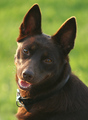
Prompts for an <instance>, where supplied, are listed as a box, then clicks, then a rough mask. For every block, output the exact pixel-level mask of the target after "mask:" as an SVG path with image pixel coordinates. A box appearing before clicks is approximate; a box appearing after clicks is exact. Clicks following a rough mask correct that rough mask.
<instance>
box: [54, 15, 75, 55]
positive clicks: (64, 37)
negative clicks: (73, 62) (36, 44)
mask: <svg viewBox="0 0 88 120" xmlns="http://www.w3.org/2000/svg"><path fill="white" fill-rule="evenodd" d="M75 37H76V19H75V17H71V18H70V19H68V20H67V21H66V22H65V23H64V24H63V25H62V26H61V27H60V29H59V30H58V31H57V33H56V34H55V35H53V36H52V39H53V40H54V42H55V43H56V44H58V45H60V47H61V48H62V50H63V52H64V54H65V55H67V54H68V53H69V52H70V50H71V49H72V48H73V47H74V40H75Z"/></svg>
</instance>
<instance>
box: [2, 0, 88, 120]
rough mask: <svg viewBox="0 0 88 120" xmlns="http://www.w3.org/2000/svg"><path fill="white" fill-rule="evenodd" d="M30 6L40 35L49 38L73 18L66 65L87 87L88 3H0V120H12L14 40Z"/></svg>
mask: <svg viewBox="0 0 88 120" xmlns="http://www.w3.org/2000/svg"><path fill="white" fill-rule="evenodd" d="M34 3H38V4H39V6H40V8H41V11H42V28H43V32H44V33H47V34H50V35H53V34H54V33H55V32H56V31H57V30H58V28H59V27H60V26H61V24H62V23H63V22H64V21H65V20H66V19H68V18H69V17H71V16H76V18H77V37H76V41H75V47H74V50H72V51H71V53H70V64H71V67H72V71H73V72H74V73H75V74H76V75H78V77H79V78H80V79H81V80H82V81H83V82H84V83H85V84H86V85H87V86H88V73H87V72H88V0H83V1H82V0H0V120H16V118H15V114H16V112H17V106H16V104H15V99H16V89H17V86H16V83H15V65H14V54H15V51H16V47H17V45H16V38H17V36H18V34H19V29H18V28H19V25H20V23H21V22H22V19H23V17H24V15H25V14H26V12H27V11H28V10H29V8H30V7H31V6H32V5H33V4H34Z"/></svg>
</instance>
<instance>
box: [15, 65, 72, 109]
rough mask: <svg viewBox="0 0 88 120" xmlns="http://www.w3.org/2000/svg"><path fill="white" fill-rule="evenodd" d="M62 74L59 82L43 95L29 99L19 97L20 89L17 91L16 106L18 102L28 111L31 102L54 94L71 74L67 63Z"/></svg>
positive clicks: (36, 101) (33, 102)
mask: <svg viewBox="0 0 88 120" xmlns="http://www.w3.org/2000/svg"><path fill="white" fill-rule="evenodd" d="M64 71H65V73H64V75H63V77H62V78H61V82H60V83H59V84H58V85H57V86H56V87H55V88H53V89H52V90H50V91H49V92H48V93H45V94H43V95H40V96H38V97H37V98H35V99H31V98H26V97H21V96H20V91H17V100H16V103H17V106H18V102H19V104H20V105H21V106H23V107H25V108H26V110H27V111H29V109H30V108H31V107H32V105H33V104H35V103H38V102H40V101H44V100H46V99H47V98H50V97H51V96H53V95H56V94H57V93H58V92H59V91H60V89H61V88H63V87H64V86H65V84H66V83H67V81H68V80H69V77H70V74H71V68H70V65H69V64H66V65H65V68H64Z"/></svg>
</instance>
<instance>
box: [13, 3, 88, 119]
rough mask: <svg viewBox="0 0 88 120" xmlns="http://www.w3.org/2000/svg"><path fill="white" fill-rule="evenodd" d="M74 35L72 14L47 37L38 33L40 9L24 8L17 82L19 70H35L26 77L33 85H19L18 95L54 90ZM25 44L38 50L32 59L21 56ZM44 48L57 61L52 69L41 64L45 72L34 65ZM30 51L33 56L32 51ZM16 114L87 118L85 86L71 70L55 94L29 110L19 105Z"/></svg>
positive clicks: (31, 94)
mask: <svg viewBox="0 0 88 120" xmlns="http://www.w3.org/2000/svg"><path fill="white" fill-rule="evenodd" d="M75 37H76V21H75V18H74V17H72V18H70V19H68V20H67V21H66V22H65V23H64V24H63V25H62V26H61V27H60V29H59V30H58V31H57V32H56V33H55V34H54V35H53V36H51V37H50V36H47V35H44V34H42V30H41V12H40V9H39V7H38V5H37V4H35V5H34V6H33V7H32V8H31V9H30V10H29V11H28V13H27V14H26V16H25V17H24V19H23V22H22V24H21V26H20V34H19V37H18V38H17V42H18V49H17V52H16V55H15V64H16V67H17V73H16V81H17V83H18V76H20V77H21V78H22V71H23V70H24V69H25V68H27V69H28V70H32V71H33V70H34V71H36V72H35V76H34V78H33V79H32V80H27V81H28V82H29V81H30V82H31V83H33V84H34V87H33V88H31V89H30V90H27V91H26V90H22V89H21V88H19V89H20V94H21V96H22V97H30V98H32V99H35V98H37V97H38V95H40V96H41V95H43V94H46V93H48V91H51V90H52V89H55V87H56V86H57V84H59V83H60V81H61V80H62V77H63V76H64V75H65V73H66V71H64V70H65V69H67V68H68V64H69V58H68V53H69V52H70V50H71V49H73V47H74V40H75ZM34 43H37V45H38V48H36V45H35V44H34ZM27 45H29V46H30V45H31V47H30V49H31V50H30V51H35V50H36V49H38V50H40V51H39V53H38V52H36V54H37V53H38V54H37V56H36V55H35V56H36V57H35V58H34V59H33V58H32V55H31V59H30V60H29V59H28V58H27V60H26V58H25V57H23V56H22V55H21V51H22V48H24V47H25V46H27ZM44 49H48V51H51V53H52V54H53V55H55V59H56V63H57V64H55V65H53V68H52V66H50V68H49V65H48V67H47V66H44V70H45V72H44V70H42V67H41V66H38V65H37V64H38V61H39V60H38V55H39V54H40V53H41V54H42V51H43V50H44ZM32 54H33V55H34V53H32ZM47 55H48V52H47V51H46V52H44V56H47ZM32 60H33V61H32ZM25 61H26V62H25ZM37 66H38V67H37ZM64 66H65V67H64ZM39 67H40V68H41V70H40V69H39ZM47 69H49V70H47ZM51 69H53V70H54V69H55V71H53V70H52V71H51ZM34 71H33V72H34ZM50 71H51V73H50ZM40 73H41V74H40ZM59 74H60V75H59ZM22 79H23V78H22ZM25 81H26V80H25ZM18 87H19V86H18ZM16 116H17V118H18V120H88V88H87V86H86V85H84V84H83V83H82V82H81V81H80V80H79V78H78V77H76V76H75V75H74V74H72V73H71V74H70V77H69V80H68V82H67V83H66V84H65V85H64V87H63V88H61V89H60V90H59V92H58V93H57V94H55V95H52V96H51V97H49V98H47V99H45V100H44V101H40V102H38V103H35V104H33V105H32V106H31V107H30V109H29V111H27V110H26V109H25V108H24V107H19V109H18V112H17V114H16Z"/></svg>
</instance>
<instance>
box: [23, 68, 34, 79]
mask: <svg viewBox="0 0 88 120" xmlns="http://www.w3.org/2000/svg"><path fill="white" fill-rule="evenodd" d="M22 77H23V78H24V79H28V80H31V79H33V77H34V73H33V72H32V71H29V70H27V69H25V70H24V71H23V72H22Z"/></svg>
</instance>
